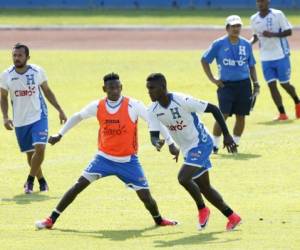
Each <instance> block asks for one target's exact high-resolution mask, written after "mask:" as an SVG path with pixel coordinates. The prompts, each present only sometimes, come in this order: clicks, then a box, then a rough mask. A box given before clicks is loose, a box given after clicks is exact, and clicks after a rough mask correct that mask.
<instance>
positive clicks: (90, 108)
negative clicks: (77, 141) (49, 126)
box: [48, 101, 99, 145]
mask: <svg viewBox="0 0 300 250" xmlns="http://www.w3.org/2000/svg"><path fill="white" fill-rule="evenodd" d="M98 103H99V101H94V102H91V103H90V104H89V105H87V106H86V107H84V108H83V109H82V110H81V111H80V112H77V113H75V114H74V115H72V116H71V117H70V119H69V120H67V122H66V123H65V124H64V126H63V127H62V128H61V129H60V130H59V132H58V133H57V134H56V135H52V136H50V138H49V140H48V142H49V143H50V144H51V145H54V144H56V143H57V142H59V141H60V140H61V138H62V137H63V136H64V135H65V134H66V133H67V132H68V131H69V130H70V129H71V128H73V127H75V126H76V125H77V124H78V123H80V122H81V121H82V120H84V119H88V118H90V117H93V116H96V114H97V108H98Z"/></svg>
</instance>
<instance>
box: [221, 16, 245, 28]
mask: <svg viewBox="0 0 300 250" xmlns="http://www.w3.org/2000/svg"><path fill="white" fill-rule="evenodd" d="M236 24H240V25H243V22H242V19H241V18H240V17H239V16H237V15H232V16H229V17H227V18H226V22H225V25H226V26H227V25H230V26H231V25H236Z"/></svg>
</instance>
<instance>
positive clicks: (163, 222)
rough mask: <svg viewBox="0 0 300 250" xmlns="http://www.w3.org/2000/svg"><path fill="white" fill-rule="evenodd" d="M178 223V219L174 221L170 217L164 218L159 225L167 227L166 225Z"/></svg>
mask: <svg viewBox="0 0 300 250" xmlns="http://www.w3.org/2000/svg"><path fill="white" fill-rule="evenodd" d="M177 224H178V222H177V221H172V220H168V219H164V218H163V219H162V221H161V223H160V224H158V226H161V227H165V226H176V225H177Z"/></svg>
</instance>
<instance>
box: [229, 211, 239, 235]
mask: <svg viewBox="0 0 300 250" xmlns="http://www.w3.org/2000/svg"><path fill="white" fill-rule="evenodd" d="M241 221H242V218H241V217H240V216H238V215H237V214H236V213H233V214H232V215H230V216H229V217H228V222H227V225H226V230H227V231H231V230H233V229H234V228H235V227H236V226H237V225H239V224H241Z"/></svg>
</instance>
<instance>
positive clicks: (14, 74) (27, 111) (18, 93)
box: [0, 43, 67, 194]
mask: <svg viewBox="0 0 300 250" xmlns="http://www.w3.org/2000/svg"><path fill="white" fill-rule="evenodd" d="M12 57H13V63H14V65H13V66H11V67H10V68H8V69H7V70H5V71H4V72H3V73H2V74H1V75H0V90H1V110H2V114H3V123H4V126H5V128H6V129H7V130H13V129H14V128H15V132H16V136H17V140H18V143H19V146H20V150H21V152H24V153H26V154H27V161H28V164H29V166H30V172H29V175H28V178H27V181H26V183H25V185H24V188H25V193H26V194H31V193H32V192H33V184H34V178H35V177H37V179H38V181H39V185H40V191H48V185H47V182H46V180H45V178H44V176H43V173H42V169H41V165H42V163H43V160H44V154H45V146H46V143H47V139H48V112H47V106H46V103H45V100H44V97H43V95H42V92H43V93H44V95H45V97H46V98H47V100H48V101H49V102H50V103H51V104H52V105H53V106H54V107H55V109H57V111H58V112H59V119H60V122H61V123H64V122H65V121H66V120H67V118H66V116H65V114H64V112H63V110H62V109H61V107H60V106H59V104H58V102H57V100H56V98H55V95H54V94H53V92H52V91H51V89H50V87H49V86H48V83H47V77H46V74H45V72H44V70H43V69H42V68H40V67H39V66H37V65H33V64H27V61H28V60H29V58H30V56H29V48H28V47H27V46H26V45H24V44H19V43H18V44H16V45H15V46H14V48H13V51H12ZM8 95H10V99H11V103H12V110H13V120H11V119H10V118H9V115H8Z"/></svg>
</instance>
